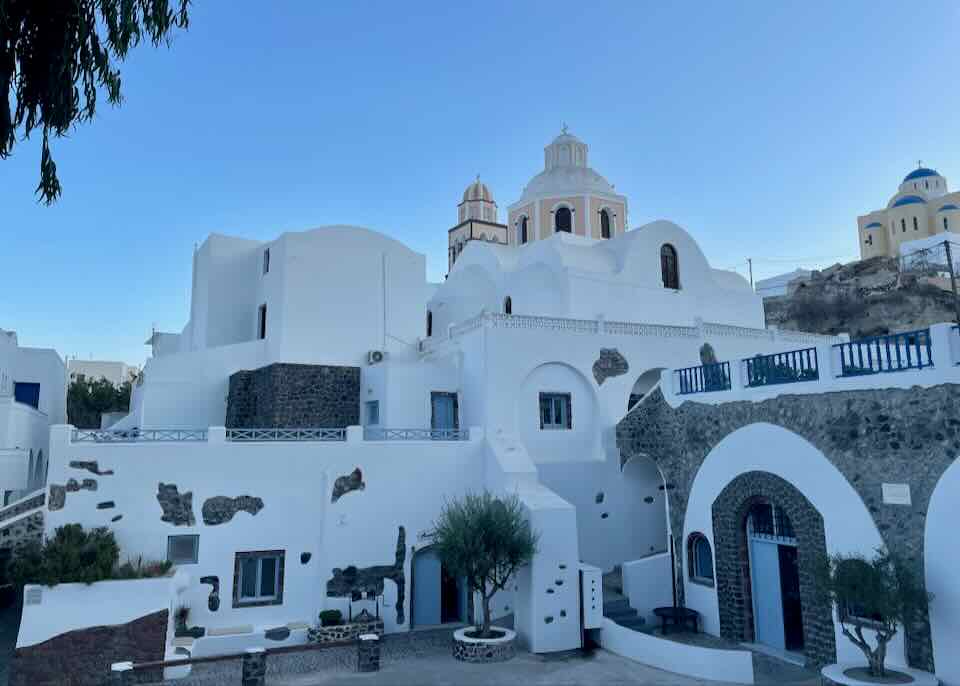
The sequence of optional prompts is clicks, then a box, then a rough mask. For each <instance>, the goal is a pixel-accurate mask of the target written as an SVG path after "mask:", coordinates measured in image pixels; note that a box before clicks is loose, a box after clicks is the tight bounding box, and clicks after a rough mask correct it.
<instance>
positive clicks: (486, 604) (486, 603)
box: [480, 593, 490, 638]
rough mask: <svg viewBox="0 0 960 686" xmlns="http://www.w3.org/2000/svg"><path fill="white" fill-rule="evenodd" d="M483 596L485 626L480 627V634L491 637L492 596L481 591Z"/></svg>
mask: <svg viewBox="0 0 960 686" xmlns="http://www.w3.org/2000/svg"><path fill="white" fill-rule="evenodd" d="M481 595H482V596H483V627H482V628H481V629H480V635H481V636H482V637H483V638H489V637H490V598H489V597H488V596H487V594H486V593H481Z"/></svg>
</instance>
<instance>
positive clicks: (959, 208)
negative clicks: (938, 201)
mask: <svg viewBox="0 0 960 686" xmlns="http://www.w3.org/2000/svg"><path fill="white" fill-rule="evenodd" d="M947 210H960V207H957V206H956V205H944V206H943V207H941V208H940V209H939V210H937V212H946V211H947Z"/></svg>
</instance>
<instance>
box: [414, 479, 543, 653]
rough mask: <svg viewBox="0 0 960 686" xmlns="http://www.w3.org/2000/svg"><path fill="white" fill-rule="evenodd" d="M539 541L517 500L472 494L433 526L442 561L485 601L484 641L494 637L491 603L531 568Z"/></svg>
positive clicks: (452, 505)
mask: <svg viewBox="0 0 960 686" xmlns="http://www.w3.org/2000/svg"><path fill="white" fill-rule="evenodd" d="M538 539H539V536H538V534H536V533H534V531H533V530H532V528H531V526H530V522H529V521H528V520H527V518H526V516H525V515H524V512H523V506H522V505H521V504H520V500H519V499H518V498H517V497H516V496H514V495H511V496H505V497H502V498H498V497H495V496H493V495H492V494H491V493H490V492H489V491H484V492H483V493H481V494H467V495H466V496H464V497H463V498H461V499H457V500H453V501H450V502H448V503H446V504H445V505H444V507H443V510H442V512H441V513H440V516H439V517H438V518H437V520H436V522H434V532H433V543H434V549H435V550H436V551H437V556H438V557H439V558H440V561H441V562H442V563H443V565H444V566H445V567H446V568H447V570H448V571H449V572H450V573H451V574H453V575H454V576H459V577H463V578H464V579H465V580H466V583H467V586H468V588H469V589H470V590H471V591H472V592H474V593H479V594H480V596H481V597H482V599H483V624H482V626H480V627H479V630H480V637H481V638H492V637H493V636H494V634H493V633H491V631H490V600H491V599H492V598H493V596H494V594H495V593H496V592H497V591H501V590H503V589H504V588H506V585H507V582H508V581H509V580H510V579H511V577H513V575H514V574H515V573H516V572H517V570H518V569H520V568H521V567H523V566H524V565H526V564H529V563H530V561H531V560H532V559H533V556H534V555H535V554H536V552H537V541H538Z"/></svg>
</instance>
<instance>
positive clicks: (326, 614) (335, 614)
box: [319, 610, 343, 626]
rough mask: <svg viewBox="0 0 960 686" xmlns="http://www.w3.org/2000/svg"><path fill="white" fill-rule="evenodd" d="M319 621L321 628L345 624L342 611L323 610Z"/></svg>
mask: <svg viewBox="0 0 960 686" xmlns="http://www.w3.org/2000/svg"><path fill="white" fill-rule="evenodd" d="M319 619H320V626H340V625H341V624H343V613H342V612H340V610H323V611H322V612H321V613H320V617H319Z"/></svg>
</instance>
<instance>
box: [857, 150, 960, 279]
mask: <svg viewBox="0 0 960 686" xmlns="http://www.w3.org/2000/svg"><path fill="white" fill-rule="evenodd" d="M957 231H960V192H957V191H954V192H952V193H951V192H949V191H948V190H947V179H946V178H944V177H943V176H941V175H940V174H939V173H938V172H936V171H935V170H933V169H928V168H927V167H923V166H918V168H917V169H914V170H913V171H912V172H910V173H909V174H907V175H906V176H905V177H904V179H903V182H902V183H901V184H900V188H899V189H898V190H897V192H896V193H895V194H894V195H893V197H892V198H890V201H889V202H888V203H887V206H886V207H885V208H884V209H882V210H874V211H873V212H869V213H867V214H865V215H862V216H860V217H857V232H858V235H859V239H860V240H859V243H860V258H861V259H864V260H866V259H868V258H871V257H876V256H878V255H882V256H885V257H899V256H900V254H901V253H902V252H903V248H902V246H903V245H904V244H905V243H909V242H910V241H915V240H917V239H923V238H927V237H928V236H936V235H938V234H944V233H948V232H954V233H955V232H957Z"/></svg>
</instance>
